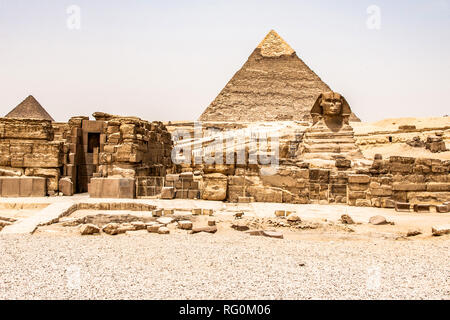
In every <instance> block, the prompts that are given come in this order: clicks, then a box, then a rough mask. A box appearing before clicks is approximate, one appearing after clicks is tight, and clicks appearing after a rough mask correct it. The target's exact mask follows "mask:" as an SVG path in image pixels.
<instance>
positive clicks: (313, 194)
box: [166, 156, 450, 208]
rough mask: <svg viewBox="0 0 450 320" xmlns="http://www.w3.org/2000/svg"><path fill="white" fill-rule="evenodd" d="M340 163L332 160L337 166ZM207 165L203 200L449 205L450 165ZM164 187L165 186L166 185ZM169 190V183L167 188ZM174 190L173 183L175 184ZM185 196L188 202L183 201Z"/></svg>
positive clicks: (402, 161)
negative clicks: (227, 166) (274, 169)
mask: <svg viewBox="0 0 450 320" xmlns="http://www.w3.org/2000/svg"><path fill="white" fill-rule="evenodd" d="M340 162H342V159H338V160H337V161H336V163H337V164H339V163H340ZM224 167H226V165H217V170H214V168H215V167H214V166H208V173H203V176H202V180H201V182H200V186H201V190H200V197H201V198H202V199H204V200H224V201H230V202H239V201H241V199H248V198H250V199H252V200H253V201H258V202H278V203H282V202H283V203H300V204H301V203H320V204H328V203H343V204H348V205H352V206H370V207H383V208H392V207H394V205H395V202H408V203H412V204H415V203H427V204H441V203H443V202H446V201H450V174H449V173H450V171H449V170H450V161H441V160H438V159H424V158H409V157H390V158H389V159H387V160H383V159H381V157H380V156H377V158H376V159H375V160H374V161H373V163H372V165H371V166H369V167H366V168H364V167H362V168H358V169H355V168H352V167H346V168H343V167H341V166H340V165H338V167H335V168H331V169H330V168H314V167H309V165H308V164H307V163H297V164H295V165H293V164H281V165H280V166H279V167H278V170H276V171H275V172H272V174H265V172H271V171H270V170H268V168H265V167H264V166H259V165H248V166H245V167H242V166H237V167H234V166H230V168H229V169H228V170H226V169H224ZM166 185H167V183H166ZM171 186H172V185H171ZM173 186H175V185H173ZM183 198H187V197H184V196H183Z"/></svg>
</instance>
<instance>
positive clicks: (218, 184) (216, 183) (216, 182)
mask: <svg viewBox="0 0 450 320" xmlns="http://www.w3.org/2000/svg"><path fill="white" fill-rule="evenodd" d="M227 186H228V180H227V177H226V176H225V175H223V174H220V173H212V174H207V175H205V176H204V183H203V189H202V199H203V200H216V201H222V200H225V199H226V197H227Z"/></svg>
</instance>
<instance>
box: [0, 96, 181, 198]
mask: <svg viewBox="0 0 450 320" xmlns="http://www.w3.org/2000/svg"><path fill="white" fill-rule="evenodd" d="M11 115H12V116H13V117H11ZM30 117H32V118H30ZM94 118H95V120H89V117H73V118H71V119H70V120H69V121H68V123H56V122H52V120H51V117H50V116H49V115H48V114H47V113H46V112H45V110H44V109H43V108H42V107H41V106H40V105H39V103H38V102H37V101H36V100H35V99H34V98H33V97H32V96H30V97H28V98H27V99H25V101H24V102H22V103H21V104H20V105H19V106H18V107H17V108H15V109H14V110H13V112H11V113H10V114H8V115H7V117H5V118H0V151H1V153H0V173H1V177H0V182H1V184H0V193H1V195H2V196H3V197H28V196H46V195H58V194H60V195H65V196H71V195H73V194H74V193H83V192H89V194H90V195H91V196H93V197H99V198H102V197H107V198H108V197H109V198H134V197H136V195H139V196H154V195H156V194H159V193H160V191H161V187H162V184H163V178H164V176H165V175H166V169H167V168H170V166H171V157H170V153H171V150H172V140H171V135H170V133H169V132H168V131H167V130H166V128H165V126H164V125H163V124H162V123H161V122H148V121H144V120H141V119H139V118H136V117H119V116H112V115H108V114H105V113H99V112H97V113H94Z"/></svg>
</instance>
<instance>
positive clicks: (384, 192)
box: [370, 188, 392, 197]
mask: <svg viewBox="0 0 450 320" xmlns="http://www.w3.org/2000/svg"><path fill="white" fill-rule="evenodd" d="M370 194H371V195H373V196H377V197H387V196H390V195H392V189H391V188H371V189H370Z"/></svg>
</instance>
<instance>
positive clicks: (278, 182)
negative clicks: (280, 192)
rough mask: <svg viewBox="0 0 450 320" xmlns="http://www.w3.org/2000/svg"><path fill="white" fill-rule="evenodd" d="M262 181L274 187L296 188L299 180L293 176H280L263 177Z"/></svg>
mask: <svg viewBox="0 0 450 320" xmlns="http://www.w3.org/2000/svg"><path fill="white" fill-rule="evenodd" d="M261 181H262V182H263V183H264V184H265V185H269V186H273V187H280V188H285V187H295V186H296V184H297V180H296V179H295V177H293V176H280V175H262V176H261Z"/></svg>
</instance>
